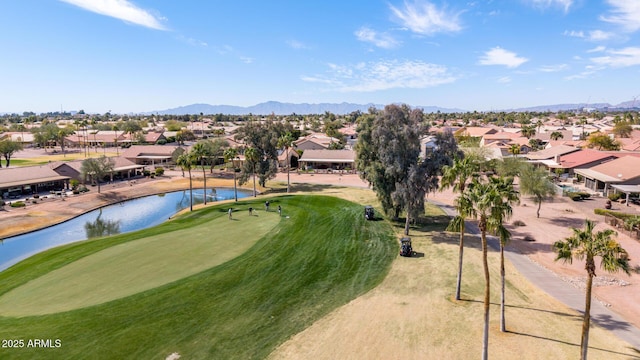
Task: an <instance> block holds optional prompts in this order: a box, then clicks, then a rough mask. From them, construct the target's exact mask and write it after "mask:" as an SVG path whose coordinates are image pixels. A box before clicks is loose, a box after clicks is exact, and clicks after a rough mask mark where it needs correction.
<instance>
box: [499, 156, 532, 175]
mask: <svg viewBox="0 0 640 360" xmlns="http://www.w3.org/2000/svg"><path fill="white" fill-rule="evenodd" d="M525 164H526V162H525V161H524V160H523V159H522V158H520V157H506V158H504V159H502V161H498V163H497V166H496V172H497V173H498V175H500V176H504V177H509V176H511V177H513V176H519V175H520V172H521V171H522V167H523V166H524V165H525Z"/></svg>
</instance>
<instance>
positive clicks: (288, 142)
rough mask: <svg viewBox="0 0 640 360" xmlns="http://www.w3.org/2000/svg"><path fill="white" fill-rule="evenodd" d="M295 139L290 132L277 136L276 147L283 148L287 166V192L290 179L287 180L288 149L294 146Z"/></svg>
mask: <svg viewBox="0 0 640 360" xmlns="http://www.w3.org/2000/svg"><path fill="white" fill-rule="evenodd" d="M295 141H296V139H294V138H293V135H291V133H290V132H287V133H285V134H283V135H280V137H279V138H278V147H279V148H281V149H282V148H283V149H284V151H285V155H286V159H285V163H286V166H287V192H290V191H291V181H290V180H289V170H290V168H291V161H290V159H289V149H292V148H295V146H296V143H295Z"/></svg>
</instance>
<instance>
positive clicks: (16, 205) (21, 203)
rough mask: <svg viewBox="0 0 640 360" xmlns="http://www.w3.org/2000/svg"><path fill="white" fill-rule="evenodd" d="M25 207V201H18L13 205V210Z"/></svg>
mask: <svg viewBox="0 0 640 360" xmlns="http://www.w3.org/2000/svg"><path fill="white" fill-rule="evenodd" d="M25 206H27V205H26V204H25V203H24V201H16V202H12V203H11V207H12V208H19V207H25Z"/></svg>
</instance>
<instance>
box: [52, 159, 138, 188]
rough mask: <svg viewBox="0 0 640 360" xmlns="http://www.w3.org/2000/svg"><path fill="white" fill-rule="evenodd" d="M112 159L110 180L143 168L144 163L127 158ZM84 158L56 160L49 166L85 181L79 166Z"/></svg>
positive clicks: (135, 173)
mask: <svg viewBox="0 0 640 360" xmlns="http://www.w3.org/2000/svg"><path fill="white" fill-rule="evenodd" d="M110 159H112V160H113V162H114V165H113V172H111V174H110V180H111V181H113V180H114V179H118V178H120V179H129V178H131V177H132V176H136V175H139V171H138V170H142V169H144V167H145V165H138V164H136V163H134V162H133V161H131V160H128V159H126V158H124V157H121V156H118V157H112V158H110ZM83 161H84V160H75V161H56V162H53V163H51V164H49V167H51V169H53V171H55V172H56V173H58V174H60V175H63V176H68V177H69V178H72V179H76V180H78V181H80V182H83V183H84V182H85V179H83V178H82V176H81V173H82V171H81V168H82V162H83Z"/></svg>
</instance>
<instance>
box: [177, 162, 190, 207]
mask: <svg viewBox="0 0 640 360" xmlns="http://www.w3.org/2000/svg"><path fill="white" fill-rule="evenodd" d="M176 163H177V164H178V166H180V167H181V168H182V170H183V171H184V170H187V171H188V172H189V211H193V183H192V179H191V169H192V168H193V163H194V159H193V155H192V154H189V153H184V154H181V155H180V156H178V159H177V160H176Z"/></svg>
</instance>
